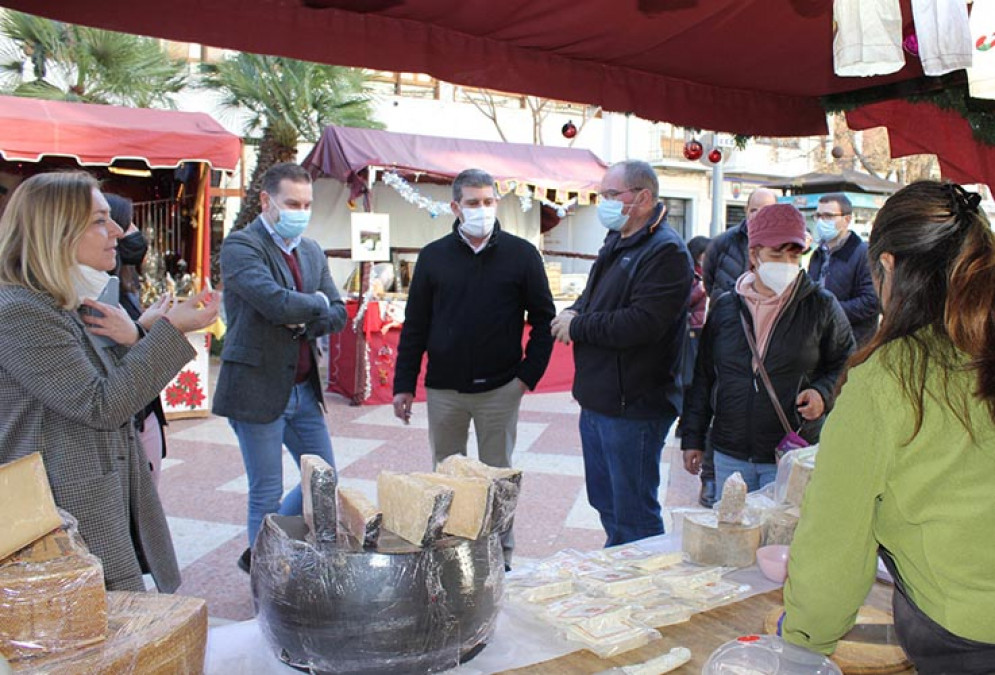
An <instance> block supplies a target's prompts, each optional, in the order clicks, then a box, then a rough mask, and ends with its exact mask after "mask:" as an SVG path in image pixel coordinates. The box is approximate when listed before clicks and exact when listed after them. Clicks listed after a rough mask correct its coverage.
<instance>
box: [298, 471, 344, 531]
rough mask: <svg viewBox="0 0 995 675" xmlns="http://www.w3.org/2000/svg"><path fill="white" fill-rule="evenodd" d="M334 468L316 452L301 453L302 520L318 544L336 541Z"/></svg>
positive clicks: (336, 477)
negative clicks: (311, 453) (314, 453)
mask: <svg viewBox="0 0 995 675" xmlns="http://www.w3.org/2000/svg"><path fill="white" fill-rule="evenodd" d="M338 483H339V479H338V475H337V474H336V473H335V469H334V468H333V467H332V466H330V465H329V464H328V462H326V461H325V460H323V459H322V458H321V457H319V456H318V455H302V456H301V499H302V500H303V512H304V522H306V523H307V526H308V529H309V530H310V531H311V534H312V536H314V540H315V541H316V542H317V543H319V544H327V543H334V542H335V533H336V527H337V525H336V522H337V519H336V515H335V488H336V487H337V486H338Z"/></svg>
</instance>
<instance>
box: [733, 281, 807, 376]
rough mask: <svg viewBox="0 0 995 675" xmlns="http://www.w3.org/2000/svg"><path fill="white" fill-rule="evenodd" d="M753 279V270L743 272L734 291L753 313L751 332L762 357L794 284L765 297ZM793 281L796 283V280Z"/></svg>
mask: <svg viewBox="0 0 995 675" xmlns="http://www.w3.org/2000/svg"><path fill="white" fill-rule="evenodd" d="M754 279H755V276H754V274H753V272H745V273H744V274H743V275H742V276H741V277H740V278H739V279H737V280H736V292H737V293H739V297H741V298H743V303H744V304H745V305H746V306H747V307H748V308H749V310H750V314H752V315H753V332H754V335H755V337H756V339H757V351H758V352H760V358H761V359H763V358H764V357H765V356H766V355H767V345H768V343H769V342H770V336H771V333H773V332H774V325H775V324H776V323H777V318H778V317H779V316H781V310H783V309H784V307H785V305H787V304H788V300H790V299H791V291H792V288H793V287H794V284H792V285H791V286H789V287H788V288H786V289H785V290H784V293H781V295H772V296H770V297H767V296H765V295H760V293H758V292H757V289H756V288H754V287H753V280H754ZM795 283H798V282H797V280H796V281H795ZM755 367H756V366H755V365H754V368H755Z"/></svg>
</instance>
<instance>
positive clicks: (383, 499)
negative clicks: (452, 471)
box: [377, 471, 453, 546]
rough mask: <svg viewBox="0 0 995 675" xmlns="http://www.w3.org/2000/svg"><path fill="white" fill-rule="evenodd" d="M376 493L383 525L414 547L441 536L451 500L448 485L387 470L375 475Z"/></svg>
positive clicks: (425, 544)
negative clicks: (381, 512)
mask: <svg viewBox="0 0 995 675" xmlns="http://www.w3.org/2000/svg"><path fill="white" fill-rule="evenodd" d="M377 496H378V498H379V501H380V508H381V510H382V511H383V523H384V527H386V528H387V529H388V530H390V531H391V532H393V533H394V534H396V535H397V536H399V537H401V538H402V539H404V540H405V541H408V542H410V543H412V544H414V545H416V546H428V545H429V544H431V543H432V542H433V541H435V540H436V539H438V538H439V537H440V536H441V535H442V528H443V527H444V526H445V524H446V519H447V518H448V517H449V508H450V506H451V505H452V502H453V491H452V489H450V488H447V487H443V486H441V485H437V484H435V483H430V482H428V481H426V480H423V479H421V478H416V477H415V476H409V475H404V474H399V473H392V472H390V471H383V472H381V473H380V475H379V476H378V477H377Z"/></svg>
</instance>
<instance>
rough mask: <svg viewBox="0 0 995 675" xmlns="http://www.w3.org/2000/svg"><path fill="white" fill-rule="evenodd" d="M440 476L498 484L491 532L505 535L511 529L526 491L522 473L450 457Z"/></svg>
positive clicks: (440, 471) (494, 490)
mask: <svg viewBox="0 0 995 675" xmlns="http://www.w3.org/2000/svg"><path fill="white" fill-rule="evenodd" d="M435 470H436V472H437V473H441V474H445V475H448V476H465V477H471V478H485V479H487V480H489V481H491V483H493V484H494V489H493V491H492V493H491V495H492V496H491V499H492V501H493V504H492V506H491V522H490V527H489V530H490V532H504V531H505V530H507V529H508V528H509V527H511V521H512V520H513V519H514V517H515V508H516V507H517V506H518V495H519V494H520V493H521V491H522V472H521V470H520V469H512V468H506V467H500V466H488V465H487V464H484V463H483V462H480V461H478V460H476V459H471V458H470V457H466V456H465V455H450V456H449V457H446V458H445V459H444V460H442V461H441V462H439V465H438V466H437V467H436V469H435Z"/></svg>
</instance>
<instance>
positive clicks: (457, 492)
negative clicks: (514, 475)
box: [412, 473, 493, 539]
mask: <svg viewBox="0 0 995 675" xmlns="http://www.w3.org/2000/svg"><path fill="white" fill-rule="evenodd" d="M412 475H414V476H417V477H418V478H421V479H423V480H426V481H428V482H430V483H435V484H436V485H441V486H443V487H447V488H450V489H451V490H452V491H453V503H452V505H451V506H450V507H449V517H448V518H447V519H446V524H445V526H443V528H442V531H443V532H445V533H446V534H452V535H455V536H457V537H463V538H465V539H477V538H478V537H480V535H481V534H485V533H486V532H487V531H488V530H489V528H490V522H491V509H492V506H493V494H492V491H493V483H492V482H491V481H490V480H487V479H485V478H474V477H469V476H467V477H464V476H447V475H445V474H441V473H416V474H412Z"/></svg>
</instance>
